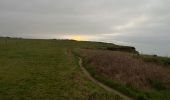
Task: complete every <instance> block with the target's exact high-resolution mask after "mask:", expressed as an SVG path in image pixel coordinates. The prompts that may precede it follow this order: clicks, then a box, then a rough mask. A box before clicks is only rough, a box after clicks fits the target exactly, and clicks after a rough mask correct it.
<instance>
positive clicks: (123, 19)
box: [0, 0, 170, 39]
mask: <svg viewBox="0 0 170 100" xmlns="http://www.w3.org/2000/svg"><path fill="white" fill-rule="evenodd" d="M169 25H170V0H0V35H1V36H7V35H10V36H24V37H39V38H52V37H54V38H57V37H62V36H65V35H75V34H76V35H77V34H78V35H80V34H82V35H88V36H92V37H93V38H103V37H109V38H110V37H115V36H118V35H122V36H126V37H127V36H128V37H129V36H143V37H146V36H147V37H150V36H151V37H152V36H153V35H154V36H155V37H160V36H161V37H163V36H165V37H170V34H169V32H170V26H169ZM168 39H169V38H168Z"/></svg>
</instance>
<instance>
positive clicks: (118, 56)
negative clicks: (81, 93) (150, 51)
mask: <svg viewBox="0 0 170 100" xmlns="http://www.w3.org/2000/svg"><path fill="white" fill-rule="evenodd" d="M75 52H77V53H78V54H79V56H81V57H82V58H83V59H84V66H85V68H86V69H87V70H88V71H89V72H90V73H91V75H92V76H93V77H95V78H96V79H97V80H99V81H101V82H103V83H104V84H106V85H108V86H110V87H112V88H115V89H117V90H119V91H121V92H122V93H124V94H127V95H129V96H131V97H133V98H135V99H137V100H169V99H170V96H169V94H170V66H169V63H168V62H169V58H167V57H157V56H149V55H139V54H134V53H127V52H120V51H108V50H92V49H79V50H76V51H75Z"/></svg>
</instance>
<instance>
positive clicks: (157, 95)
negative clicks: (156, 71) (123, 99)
mask: <svg viewBox="0 0 170 100" xmlns="http://www.w3.org/2000/svg"><path fill="white" fill-rule="evenodd" d="M83 51H84V52H83ZM92 51H93V52H92ZM92 51H91V52H90V53H91V54H90V53H87V54H86V53H85V52H87V51H86V50H82V49H77V50H75V51H74V52H75V54H76V55H77V56H80V57H81V58H82V59H83V65H84V67H85V68H86V69H87V70H88V71H89V73H90V74H91V75H92V76H93V77H94V78H95V79H97V80H98V81H100V82H102V83H104V84H105V85H108V86H110V87H112V88H114V89H116V90H118V91H120V92H122V93H124V94H126V95H129V96H131V97H133V98H134V99H136V100H169V99H170V95H169V94H170V90H169V89H170V88H169V87H165V84H166V85H167V83H162V82H161V81H160V80H159V79H157V80H148V81H149V82H150V85H151V88H148V89H140V88H135V87H134V86H131V85H129V84H123V83H121V82H119V81H115V80H113V79H109V78H108V77H106V76H105V75H103V74H102V72H101V73H100V72H99V71H97V69H96V67H95V66H92V65H91V64H93V65H94V63H95V62H93V60H90V58H91V59H93V58H92V57H93V54H94V55H95V52H97V51H98V50H92ZM101 52H103V53H104V52H105V53H106V52H108V51H104V50H102V51H101ZM98 53H100V52H98ZM90 55H92V56H90ZM110 55H111V54H110ZM133 55H135V57H137V58H140V59H143V60H144V61H146V59H147V62H152V63H155V64H160V65H167V61H168V59H169V58H167V57H152V56H149V55H148V56H143V55H139V54H138V55H136V54H132V56H133ZM96 57H99V58H96V59H103V58H104V59H105V57H104V56H103V58H102V57H101V56H96ZM141 57H147V58H145V59H144V58H141ZM153 58H154V59H156V60H153ZM148 59H149V61H148ZM105 61H106V60H105ZM107 61H111V60H109V59H107ZM92 62H93V63H92ZM95 64H96V63H95ZM107 64H108V63H107ZM97 66H100V64H97ZM103 67H104V68H105V67H107V66H105V65H103ZM113 67H114V66H113ZM163 68H164V67H163ZM165 68H166V69H167V68H168V67H165ZM105 69H107V68H105ZM108 73H109V72H108ZM169 74H170V73H169ZM169 74H168V75H169ZM167 82H169V81H168V80H167ZM168 84H169V83H168ZM168 86H169V85H168Z"/></svg>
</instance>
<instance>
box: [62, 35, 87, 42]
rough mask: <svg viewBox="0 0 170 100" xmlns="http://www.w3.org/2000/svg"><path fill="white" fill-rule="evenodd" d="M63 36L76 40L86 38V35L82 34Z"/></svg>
mask: <svg viewBox="0 0 170 100" xmlns="http://www.w3.org/2000/svg"><path fill="white" fill-rule="evenodd" d="M65 38H67V39H72V40H77V41H83V40H87V39H88V38H87V36H84V35H69V36H65Z"/></svg>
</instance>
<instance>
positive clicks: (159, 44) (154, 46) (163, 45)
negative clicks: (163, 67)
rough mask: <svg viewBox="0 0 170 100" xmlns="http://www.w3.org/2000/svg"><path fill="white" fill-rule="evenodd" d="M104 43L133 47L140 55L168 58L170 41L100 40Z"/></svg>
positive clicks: (136, 39) (137, 39) (139, 39)
mask: <svg viewBox="0 0 170 100" xmlns="http://www.w3.org/2000/svg"><path fill="white" fill-rule="evenodd" d="M102 41H104V42H111V43H115V44H119V45H128V46H134V47H135V48H136V49H137V51H139V52H140V53H142V54H156V55H159V56H168V57H170V39H159V40H152V39H142V38H135V39H133V38H130V39H127V38H123V39H121V38H112V39H107V40H102Z"/></svg>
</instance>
